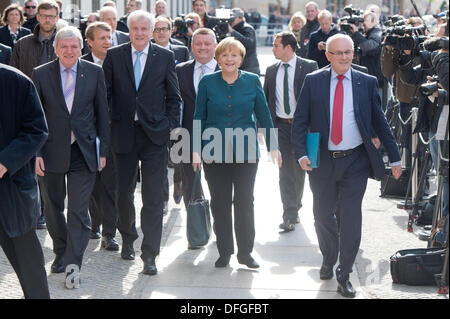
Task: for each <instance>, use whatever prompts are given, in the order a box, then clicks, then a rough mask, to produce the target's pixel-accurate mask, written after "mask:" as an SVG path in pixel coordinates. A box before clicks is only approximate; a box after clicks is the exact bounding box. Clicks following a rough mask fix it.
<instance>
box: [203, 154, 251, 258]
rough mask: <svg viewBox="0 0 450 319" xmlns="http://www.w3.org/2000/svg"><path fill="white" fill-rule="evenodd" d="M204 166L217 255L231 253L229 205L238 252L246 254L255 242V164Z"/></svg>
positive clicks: (231, 233)
mask: <svg viewBox="0 0 450 319" xmlns="http://www.w3.org/2000/svg"><path fill="white" fill-rule="evenodd" d="M204 169H205V177H206V180H207V182H208V187H209V192H210V194H211V212H212V215H213V217H214V229H215V232H216V238H217V249H218V251H219V254H220V256H227V255H231V254H233V253H234V243H233V225H232V224H233V222H232V220H233V218H232V215H231V214H232V213H231V212H232V207H231V206H232V205H234V232H235V235H236V242H237V247H238V255H242V256H245V255H246V254H250V253H251V252H252V251H253V245H254V241H255V218H254V208H253V200H254V198H253V190H254V186H255V177H256V171H257V169H258V163H233V164H227V163H212V164H204Z"/></svg>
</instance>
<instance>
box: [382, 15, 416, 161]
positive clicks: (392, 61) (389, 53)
mask: <svg viewBox="0 0 450 319" xmlns="http://www.w3.org/2000/svg"><path fill="white" fill-rule="evenodd" d="M397 17H398V18H399V19H401V20H402V21H403V20H404V19H403V17H401V16H397ZM406 24H411V25H412V26H414V27H418V26H420V25H421V24H422V20H421V19H420V18H412V19H409V20H408V22H407V23H406ZM385 39H386V38H385ZM405 60H406V61H410V60H411V57H409V56H407V55H405V54H404V52H401V51H400V50H399V49H397V48H394V47H392V46H390V45H384V46H383V48H382V51H381V72H382V73H383V75H384V76H385V77H386V78H388V79H389V78H391V77H392V76H393V75H394V95H395V97H396V98H397V100H398V101H399V102H400V116H401V118H402V120H403V121H406V120H407V119H408V118H409V116H410V114H411V105H410V104H411V102H412V101H413V97H414V96H415V95H416V92H417V90H418V85H410V84H406V83H404V82H403V81H401V79H400V75H399V74H398V71H399V67H400V65H401V64H402V65H403V64H405ZM410 63H411V66H412V67H414V66H417V65H419V64H420V58H419V57H413V59H412V61H411V62H410ZM404 138H405V142H404V145H403V146H404V148H405V151H406V163H405V166H406V167H411V156H412V152H411V121H408V123H407V124H406V134H405V135H404ZM398 142H401V141H398Z"/></svg>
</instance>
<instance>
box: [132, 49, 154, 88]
mask: <svg viewBox="0 0 450 319" xmlns="http://www.w3.org/2000/svg"><path fill="white" fill-rule="evenodd" d="M157 59H158V53H157V52H156V50H155V49H154V48H153V45H152V43H151V41H150V42H149V46H148V54H147V61H146V62H145V67H144V73H142V77H141V82H140V83H139V88H140V87H142V83H144V81H145V80H146V79H147V77H148V74H149V73H150V70H151V69H152V68H153V65H156V64H155V63H156V62H155V60H157ZM133 74H134V73H133ZM133 82H134V75H133ZM139 88H138V90H139Z"/></svg>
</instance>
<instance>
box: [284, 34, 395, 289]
mask: <svg viewBox="0 0 450 319" xmlns="http://www.w3.org/2000/svg"><path fill="white" fill-rule="evenodd" d="M353 53H354V52H353V41H352V40H351V38H350V37H349V36H347V35H343V34H337V35H334V36H332V37H331V38H329V39H328V40H327V43H326V56H327V58H328V60H329V61H330V63H331V68H330V69H323V70H319V71H316V72H314V73H312V74H309V75H307V76H306V78H305V81H304V84H303V88H302V90H301V93H300V98H299V102H298V105H297V109H296V112H295V115H294V123H293V127H292V143H293V144H294V150H295V155H296V158H297V159H298V161H299V163H300V166H301V167H302V169H304V170H306V171H308V172H309V181H310V187H311V190H312V192H313V212H314V219H315V228H316V233H317V237H318V240H319V248H320V250H321V252H322V255H323V262H322V267H321V269H320V278H321V279H323V280H327V279H331V278H332V277H333V267H334V265H335V263H336V262H337V260H338V256H339V266H338V267H337V269H336V277H337V281H338V292H339V293H340V294H341V295H343V296H344V297H354V296H355V294H356V293H355V290H354V289H353V287H352V285H351V283H350V281H349V275H350V273H351V272H352V267H353V263H354V261H355V258H356V255H357V253H358V249H359V244H360V242H361V218H362V217H361V215H362V212H361V203H362V199H363V196H364V192H365V189H366V185H367V179H368V177H369V176H372V177H374V178H376V179H381V178H383V177H384V170H385V166H384V163H383V159H382V158H381V155H380V153H379V152H378V151H377V149H376V148H375V146H374V145H373V143H372V141H371V138H372V130H373V131H374V132H375V133H376V135H377V136H378V137H379V138H380V139H381V141H382V142H383V144H384V146H385V149H386V151H387V153H388V156H389V160H390V163H391V164H390V165H391V167H392V173H393V175H394V177H395V178H396V179H398V178H399V177H400V175H401V158H400V153H399V150H398V147H397V143H396V141H395V139H394V137H393V135H392V132H391V130H390V128H389V125H388V123H387V121H386V118H385V116H384V114H383V112H382V110H381V101H380V96H379V94H378V83H377V79H376V78H375V77H373V76H370V75H366V74H364V73H361V72H359V71H356V70H353V69H352V68H351V62H352V58H353ZM307 132H318V133H319V134H320V141H319V156H320V163H319V167H318V168H314V169H312V168H311V166H310V164H311V162H310V160H309V158H308V155H307V154H308V153H307V146H306V134H307ZM337 204H338V205H339V210H340V227H339V231H338V229H337V224H336V220H335V217H334V213H335V210H336V206H337Z"/></svg>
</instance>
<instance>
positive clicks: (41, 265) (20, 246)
mask: <svg viewBox="0 0 450 319" xmlns="http://www.w3.org/2000/svg"><path fill="white" fill-rule="evenodd" d="M12 213H13V212H12ZM0 246H1V247H2V249H3V251H4V252H5V255H6V257H7V258H8V260H9V262H10V263H11V266H12V267H13V268H14V271H15V272H16V274H17V277H18V278H19V282H20V285H21V287H22V290H23V294H24V296H25V298H26V299H49V298H50V293H49V291H48V283H47V274H46V272H45V261H44V254H43V253H42V247H41V243H40V242H39V239H38V238H37V236H36V232H35V230H34V229H32V230H30V231H29V232H28V233H26V234H24V235H22V236H19V237H16V238H10V237H8V236H7V235H6V232H5V231H4V230H3V227H2V225H1V224H0ZM3 289H6V288H3Z"/></svg>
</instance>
